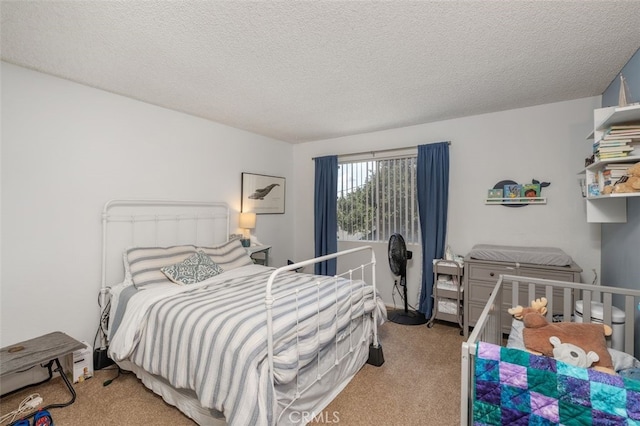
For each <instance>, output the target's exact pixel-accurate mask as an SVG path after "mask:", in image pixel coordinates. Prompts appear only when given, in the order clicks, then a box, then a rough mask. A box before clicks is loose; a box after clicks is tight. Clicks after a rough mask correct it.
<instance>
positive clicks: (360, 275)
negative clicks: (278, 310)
mask: <svg viewBox="0 0 640 426" xmlns="http://www.w3.org/2000/svg"><path fill="white" fill-rule="evenodd" d="M357 252H369V253H370V255H371V258H370V260H369V262H368V263H365V264H362V265H361V266H360V267H358V268H356V269H350V270H348V271H347V272H344V273H342V274H338V275H335V276H334V277H333V281H332V283H331V285H332V286H336V289H337V286H338V284H339V279H340V278H346V279H348V280H349V281H352V280H360V281H361V282H362V285H363V286H371V287H372V302H373V304H374V308H373V311H372V314H371V315H372V329H371V334H369V333H367V327H363V328H362V334H361V335H357V336H353V339H352V340H351V343H350V344H351V347H350V350H349V352H348V353H346V354H344V355H343V356H339V354H338V353H336V359H335V363H334V364H333V365H332V366H331V367H330V369H331V368H335V367H336V366H338V365H339V364H340V362H341V361H343V359H344V358H347V357H349V356H350V355H351V354H352V352H353V351H354V346H355V345H357V344H364V343H365V342H366V343H368V342H369V341H371V342H372V343H371V346H372V347H373V348H379V347H380V346H379V342H378V328H377V327H378V313H377V307H376V306H375V304H376V303H377V292H376V280H375V264H376V259H375V254H374V252H373V248H372V247H370V246H364V247H359V248H354V249H350V250H344V251H341V252H338V253H334V254H329V255H326V256H321V257H318V258H314V259H309V260H306V261H302V262H298V263H294V264H291V265H287V266H283V267H281V268H278V269H276V270H275V271H274V272H273V273H272V274H271V276H270V277H269V280H268V282H267V288H266V291H265V307H266V314H267V353H268V363H269V379H270V381H271V383H274V385H275V377H274V342H273V312H272V307H273V304H274V302H276V301H277V299H278V298H284V297H286V296H288V294H282V295H280V296H278V297H274V295H273V293H272V287H273V285H274V282H275V280H276V278H277V277H278V275H280V274H281V273H283V272H286V271H293V270H296V269H298V268H301V267H305V266H309V265H314V264H316V263H320V262H324V261H326V260H330V259H337V258H340V257H344V256H349V255H351V254H353V253H357ZM365 268H370V271H371V278H370V280H369V281H370V282H368V283H366V284H365ZM320 285H321V282H320V281H319V280H318V281H316V282H315V283H313V284H308V285H306V286H303V287H302V288H297V289H296V290H295V292H296V293H297V292H298V291H301V290H303V289H306V288H311V287H316V288H318V292H319V289H320ZM322 285H325V286H326V285H327V282H326V281H324V284H322ZM336 294H337V293H336ZM336 298H337V295H336ZM336 301H337V299H336ZM316 302H317V303H318V310H319V309H320V308H319V306H320V302H319V296H318V299H317V300H316ZM336 317H337V313H336ZM364 320H365V318H363V321H364ZM318 321H319V320H318ZM337 339H338V336H334V344H335V345H336V346H337ZM320 349H321V348H318V352H317V353H316V357H317V359H318V364H317V366H316V378H315V380H313V381H311V383H308V384H306V385H305V386H304V387H301V385H300V384H299V383H298V384H297V385H296V393H295V397H294V398H293V399H292V400H291V401H290V402H289V403H288V404H287V406H285V407H282V411H281V412H280V416H282V415H283V414H284V412H285V411H286V409H287V408H289V406H291V405H292V404H293V403H294V402H295V401H296V400H297V399H298V398H300V397H301V396H302V395H303V394H304V392H305V391H307V390H309V389H310V388H311V387H312V386H313V385H314V384H316V383H317V382H318V381H319V380H320V379H322V377H323V375H324V374H326V373H327V371H322V369H321V368H320ZM279 420H280V419H278V421H277V423H279Z"/></svg>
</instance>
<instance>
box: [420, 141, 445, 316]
mask: <svg viewBox="0 0 640 426" xmlns="http://www.w3.org/2000/svg"><path fill="white" fill-rule="evenodd" d="M416 174H417V179H418V182H417V185H418V186H417V189H418V212H419V216H420V232H421V237H422V289H421V291H420V303H419V305H418V311H419V312H421V313H423V314H424V315H425V316H426V317H427V318H429V317H430V316H431V310H432V309H433V298H432V295H433V259H442V257H443V255H444V250H445V247H444V245H445V238H446V233H447V207H448V205H449V143H448V142H439V143H433V144H428V145H419V146H418V167H417V172H416Z"/></svg>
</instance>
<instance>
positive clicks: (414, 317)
mask: <svg viewBox="0 0 640 426" xmlns="http://www.w3.org/2000/svg"><path fill="white" fill-rule="evenodd" d="M387 317H388V318H389V321H391V322H395V323H396V324H403V325H421V324H426V323H427V318H425V316H424V314H422V313H420V312H414V311H407V312H405V311H404V310H391V311H389V312H387Z"/></svg>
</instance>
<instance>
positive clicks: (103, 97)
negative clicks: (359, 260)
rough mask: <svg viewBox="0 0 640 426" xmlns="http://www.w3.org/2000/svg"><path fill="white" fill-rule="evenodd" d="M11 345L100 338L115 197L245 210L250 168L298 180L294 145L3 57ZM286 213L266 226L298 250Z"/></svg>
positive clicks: (283, 255) (6, 334)
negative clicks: (103, 260)
mask: <svg viewBox="0 0 640 426" xmlns="http://www.w3.org/2000/svg"><path fill="white" fill-rule="evenodd" d="M1 73H2V163H1V164H2V169H1V173H2V197H1V203H2V204H1V207H2V210H1V212H2V252H1V253H2V262H1V263H2V270H1V281H0V291H1V302H0V308H1V314H0V315H1V316H0V320H1V332H0V339H1V341H0V346H6V345H9V344H12V343H16V342H19V341H22V340H25V339H29V338H32V337H35V336H37V335H40V334H44V333H47V332H51V331H56V330H59V331H63V332H65V333H67V334H69V335H71V336H73V337H75V338H77V339H81V340H87V341H90V342H93V339H94V334H95V332H96V328H97V325H98V314H99V312H98V306H97V295H98V290H99V288H100V256H101V255H100V252H101V247H102V245H101V244H102V243H101V222H100V219H101V212H102V206H103V204H104V203H105V202H106V201H108V200H110V199H113V198H134V197H139V198H162V199H193V200H219V201H226V202H227V203H229V205H230V207H231V210H232V218H231V219H232V220H231V224H232V232H234V231H239V230H237V229H234V227H235V226H236V225H237V212H238V211H239V209H240V181H241V172H243V171H246V172H253V173H261V174H268V175H276V176H282V177H285V178H287V183H290V182H292V181H293V179H292V178H293V169H292V166H291V162H292V147H291V145H290V144H287V143H284V142H281V141H276V140H273V139H269V138H266V137H262V136H258V135H255V134H252V133H248V132H245V131H241V130H237V129H234V128H231V127H227V126H224V125H220V124H217V123H213V122H210V121H207V120H203V119H200V118H196V117H192V116H189V115H186V114H182V113H178V112H175V111H171V110H167V109H164V108H160V107H156V106H153V105H149V104H146V103H143V102H139V101H136V100H132V99H129V98H126V97H122V96H118V95H114V94H111V93H108V92H104V91H101V90H96V89H93V88H90V87H86V86H83V85H79V84H76V83H73V82H70V81H66V80H62V79H58V78H55V77H52V76H49V75H46V74H41V73H38V72H34V71H30V70H27V69H24V68H21V67H17V66H14V65H11V64H7V63H2V68H1ZM291 194H292V191H291V187H290V186H287V194H286V203H287V205H286V214H284V215H259V216H258V219H257V227H256V229H255V231H254V233H255V234H256V235H257V236H258V238H259V239H260V240H261V241H262V242H264V243H268V244H272V245H273V246H274V248H273V250H272V260H273V264H275V265H282V264H285V263H286V259H288V258H291V257H292V256H293V254H292V253H293V247H292V244H293V233H292V232H291V226H290V223H292V221H293V215H294V211H293V205H294V204H293V197H292V196H291Z"/></svg>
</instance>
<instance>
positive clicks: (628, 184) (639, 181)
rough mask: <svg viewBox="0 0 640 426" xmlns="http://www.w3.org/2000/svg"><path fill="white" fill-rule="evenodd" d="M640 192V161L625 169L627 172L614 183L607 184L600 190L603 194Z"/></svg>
mask: <svg viewBox="0 0 640 426" xmlns="http://www.w3.org/2000/svg"><path fill="white" fill-rule="evenodd" d="M632 192H640V163H636V164H634V165H633V166H631V167H629V168H628V169H627V174H626V175H625V176H623V177H622V178H620V179H619V180H618V181H617V182H616V183H615V184H613V185H607V186H605V187H604V189H603V190H602V193H603V194H628V193H632Z"/></svg>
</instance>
